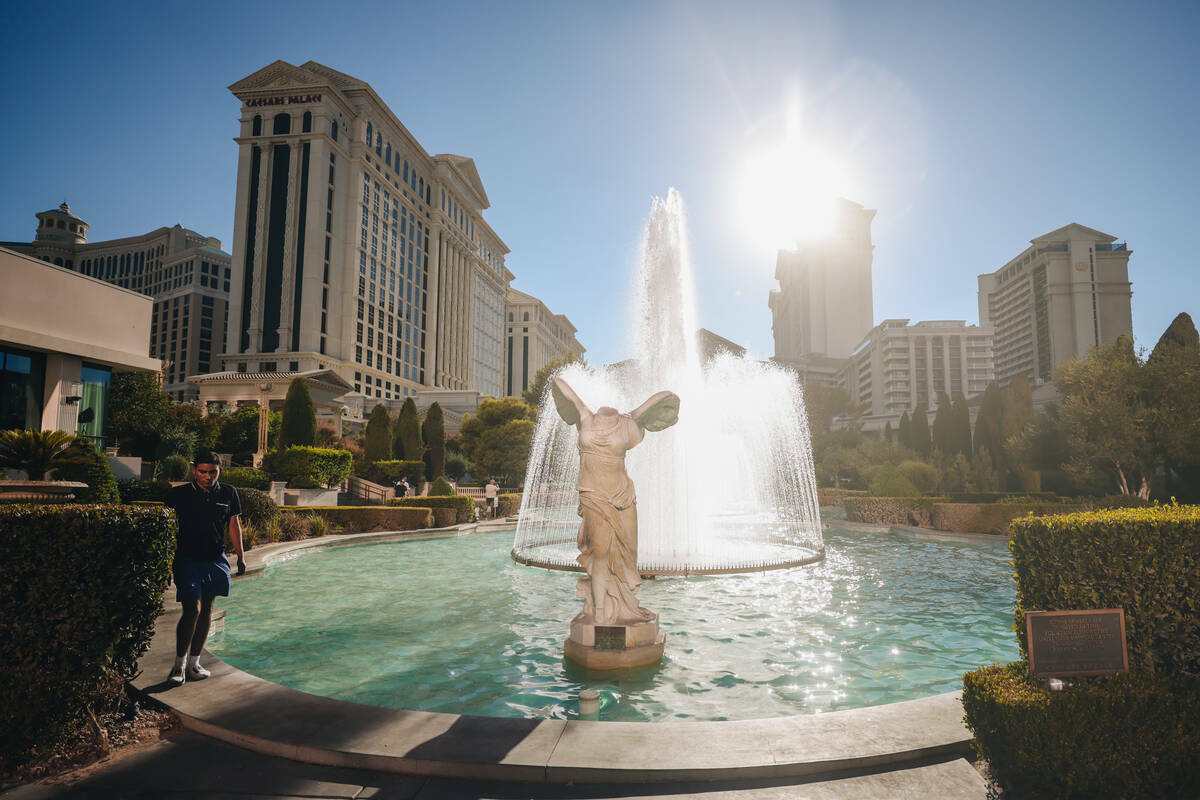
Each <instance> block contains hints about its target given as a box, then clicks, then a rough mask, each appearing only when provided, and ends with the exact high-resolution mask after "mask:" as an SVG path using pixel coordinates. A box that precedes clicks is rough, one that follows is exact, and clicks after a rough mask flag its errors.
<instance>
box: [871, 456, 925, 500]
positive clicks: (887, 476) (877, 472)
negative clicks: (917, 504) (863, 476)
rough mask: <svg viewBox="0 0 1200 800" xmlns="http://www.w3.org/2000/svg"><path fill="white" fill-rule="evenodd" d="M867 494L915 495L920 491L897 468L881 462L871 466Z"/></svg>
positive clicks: (885, 495) (874, 495)
mask: <svg viewBox="0 0 1200 800" xmlns="http://www.w3.org/2000/svg"><path fill="white" fill-rule="evenodd" d="M867 494H869V495H871V496H872V497H916V496H917V495H919V494H920V492H919V491H917V487H916V486H913V484H912V481H910V480H909V479H908V478H906V477H904V473H902V472H901V471H900V470H899V469H897V468H896V467H894V466H892V465H891V464H882V465H879V466H876V467H874V468H872V470H871V475H870V479H869V480H868V482H867Z"/></svg>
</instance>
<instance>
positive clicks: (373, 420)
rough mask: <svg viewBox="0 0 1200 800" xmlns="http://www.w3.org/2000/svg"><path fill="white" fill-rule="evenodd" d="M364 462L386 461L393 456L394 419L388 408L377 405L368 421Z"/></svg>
mask: <svg viewBox="0 0 1200 800" xmlns="http://www.w3.org/2000/svg"><path fill="white" fill-rule="evenodd" d="M364 438H365V442H364V445H363V461H365V462H367V463H368V464H369V463H371V462H373V461H386V460H387V459H388V458H389V457H391V455H392V417H391V415H390V414H388V410H387V406H385V405H384V404H383V403H376V404H375V408H373V409H371V416H370V418H369V419H367V429H366V435H365V437H364Z"/></svg>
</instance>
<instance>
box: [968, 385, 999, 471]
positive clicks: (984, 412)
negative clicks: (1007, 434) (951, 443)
mask: <svg viewBox="0 0 1200 800" xmlns="http://www.w3.org/2000/svg"><path fill="white" fill-rule="evenodd" d="M1003 415H1004V400H1003V397H1002V396H1001V393H1000V384H998V383H996V382H995V381H992V382H991V383H989V384H988V387H987V390H986V391H984V393H983V402H982V403H980V405H979V416H977V417H976V418H975V443H974V444H975V453H976V454H978V453H979V452H980V451H981V450H987V452H988V455H989V457H990V458H991V462H992V468H993V469H996V468H997V467H998V465H999V453H1000V446H1001V444H1002V442H1001V433H1000V424H1001V419H1002V417H1003Z"/></svg>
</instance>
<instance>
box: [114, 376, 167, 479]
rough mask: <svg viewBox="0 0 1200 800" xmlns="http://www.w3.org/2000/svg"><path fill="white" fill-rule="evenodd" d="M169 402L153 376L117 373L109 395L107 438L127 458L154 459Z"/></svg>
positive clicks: (156, 377)
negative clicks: (118, 447)
mask: <svg viewBox="0 0 1200 800" xmlns="http://www.w3.org/2000/svg"><path fill="white" fill-rule="evenodd" d="M170 406H171V401H170V398H168V397H167V395H166V393H164V392H163V391H162V387H161V386H160V385H159V378H158V375H157V374H156V373H153V372H116V373H113V376H112V385H111V388H110V391H109V409H110V413H109V418H108V438H109V440H110V441H114V442H116V443H118V444H119V446H120V448H121V452H122V453H125V454H126V455H134V456H140V457H142V458H145V459H151V460H152V459H154V458H155V456H156V451H157V450H158V440H159V431H160V430H161V429H162V428H163V425H164V423H165V422H166V418H167V415H168V413H169V409H170Z"/></svg>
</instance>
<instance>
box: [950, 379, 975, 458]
mask: <svg viewBox="0 0 1200 800" xmlns="http://www.w3.org/2000/svg"><path fill="white" fill-rule="evenodd" d="M952 418H953V420H954V452H956V453H962V454H963V455H964V456H967V457H969V456H970V455H971V453H972V452H973V451H972V450H971V411H970V409H969V408H968V407H967V397H966V395H964V394H963V393H962V392H955V393H954V414H953V416H952Z"/></svg>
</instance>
